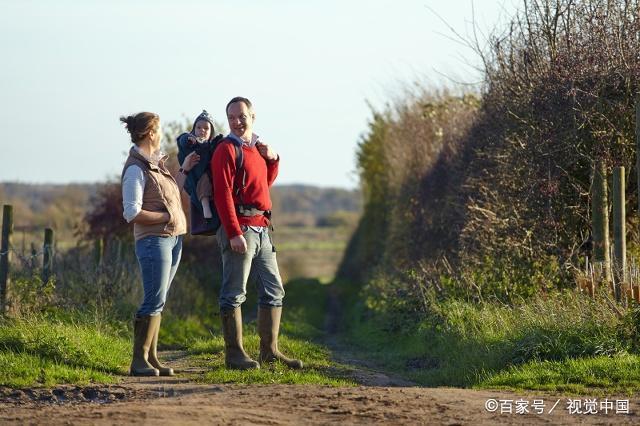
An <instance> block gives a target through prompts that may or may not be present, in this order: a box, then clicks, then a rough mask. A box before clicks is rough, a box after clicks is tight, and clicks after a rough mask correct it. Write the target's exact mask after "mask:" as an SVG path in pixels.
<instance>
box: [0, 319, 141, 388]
mask: <svg viewBox="0 0 640 426" xmlns="http://www.w3.org/2000/svg"><path fill="white" fill-rule="evenodd" d="M130 346H131V345H130V343H129V339H127V338H124V337H122V336H121V335H119V334H118V332H117V331H116V330H113V329H110V328H108V327H105V326H98V325H97V324H87V323H85V324H82V323H77V322H69V321H68V320H60V319H56V318H51V317H45V316H40V317H34V318H31V319H1V320H0V365H2V366H3V368H1V369H0V385H2V386H9V387H27V386H53V385H55V384H60V383H69V384H87V383H93V382H100V383H114V382H116V381H118V378H117V377H116V376H117V375H120V374H124V373H126V367H125V366H126V365H127V364H128V362H129V361H130V357H131V347H130Z"/></svg>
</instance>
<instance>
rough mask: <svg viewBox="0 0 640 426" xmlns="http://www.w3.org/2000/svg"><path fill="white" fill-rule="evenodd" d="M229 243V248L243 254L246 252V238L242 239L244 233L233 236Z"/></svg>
mask: <svg viewBox="0 0 640 426" xmlns="http://www.w3.org/2000/svg"><path fill="white" fill-rule="evenodd" d="M229 243H230V244H231V250H233V251H235V252H236V253H240V254H244V253H246V252H247V240H245V239H244V235H238V236H237V237H233V238H232V239H231V240H230V241H229Z"/></svg>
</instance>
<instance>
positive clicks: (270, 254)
mask: <svg viewBox="0 0 640 426" xmlns="http://www.w3.org/2000/svg"><path fill="white" fill-rule="evenodd" d="M242 229H243V230H245V229H246V230H245V231H244V232H243V235H244V238H245V239H246V240H247V252H246V253H244V254H241V253H236V252H235V251H233V250H231V245H230V244H229V238H227V233H226V232H225V231H224V229H223V227H222V226H221V227H220V228H219V229H218V232H217V233H216V237H217V240H218V245H219V246H220V251H221V253H222V289H221V290H220V309H231V308H237V307H238V306H240V305H241V304H242V303H243V302H244V301H245V300H246V299H247V297H246V294H247V281H248V280H249V276H250V275H251V278H252V279H255V280H256V286H257V287H258V303H259V304H260V306H265V307H269V306H282V299H283V298H284V287H283V285H282V278H280V271H279V270H278V263H277V261H276V252H275V251H274V248H273V245H272V244H271V236H270V235H269V230H268V228H266V227H246V226H243V227H242Z"/></svg>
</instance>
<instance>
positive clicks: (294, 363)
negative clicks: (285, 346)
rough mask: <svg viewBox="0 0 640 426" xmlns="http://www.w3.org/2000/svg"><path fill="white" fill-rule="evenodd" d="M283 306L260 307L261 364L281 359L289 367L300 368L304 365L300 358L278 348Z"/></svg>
mask: <svg viewBox="0 0 640 426" xmlns="http://www.w3.org/2000/svg"><path fill="white" fill-rule="evenodd" d="M281 316H282V306H273V307H268V308H267V307H264V306H260V307H259V308H258V335H259V336H260V364H262V363H265V362H274V361H280V362H282V363H284V364H285V365H286V366H287V367H289V368H293V369H300V368H302V367H303V364H302V361H300V360H299V359H291V358H288V357H286V356H284V355H283V354H282V352H280V351H279V350H278V333H279V332H280V317H281Z"/></svg>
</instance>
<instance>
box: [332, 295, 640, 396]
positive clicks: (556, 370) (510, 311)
mask: <svg viewBox="0 0 640 426" xmlns="http://www.w3.org/2000/svg"><path fill="white" fill-rule="evenodd" d="M349 292H351V293H349ZM343 297H344V298H346V299H347V306H349V309H348V311H347V318H348V320H347V323H348V324H349V327H348V330H347V333H346V334H347V338H348V339H349V342H350V343H353V344H355V345H357V347H358V348H359V349H360V350H361V351H362V354H363V356H364V355H365V354H368V355H367V356H373V357H374V358H375V360H376V361H377V362H378V363H379V364H380V365H384V366H385V367H386V368H388V369H390V370H392V371H394V372H396V373H398V374H401V375H403V376H405V377H407V378H409V379H411V380H413V381H415V382H417V383H420V384H423V385H426V386H462V387H478V388H507V389H512V390H524V389H536V390H549V391H567V392H577V393H589V392H596V393H598V392H625V393H629V392H638V391H640V363H638V361H640V359H639V357H638V356H636V355H635V353H636V352H635V351H636V344H635V343H634V340H635V339H636V337H635V336H637V332H635V331H634V330H636V329H637V326H635V325H633V321H629V318H631V317H633V315H634V314H633V312H634V311H631V313H630V314H628V315H627V317H625V318H622V319H621V318H618V316H617V315H616V314H615V312H613V311H612V310H611V308H610V307H609V306H608V305H607V304H605V303H604V302H603V301H592V300H591V299H589V298H587V297H583V296H581V295H578V294H575V293H573V292H567V293H562V294H555V295H553V296H549V297H546V298H534V299H532V300H528V301H527V302H524V301H523V302H521V303H520V304H518V305H516V306H508V305H503V304H498V303H485V304H473V303H467V302H463V301H455V300H453V301H451V300H450V301H441V302H437V303H435V304H434V305H433V306H432V309H433V312H431V313H430V315H429V316H427V318H426V319H424V320H422V321H415V319H411V320H407V318H406V316H402V315H400V314H399V313H398V312H395V311H390V310H389V311H385V308H384V305H380V304H377V305H376V304H375V303H369V301H367V299H366V297H363V293H353V290H352V289H349V288H348V287H346V292H345V293H344V294H343ZM358 299H360V302H359V303H358V302H357V300H358ZM381 306H382V307H381ZM423 315H424V314H423ZM636 316H637V315H636ZM636 322H637V321H636Z"/></svg>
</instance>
